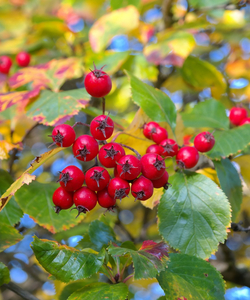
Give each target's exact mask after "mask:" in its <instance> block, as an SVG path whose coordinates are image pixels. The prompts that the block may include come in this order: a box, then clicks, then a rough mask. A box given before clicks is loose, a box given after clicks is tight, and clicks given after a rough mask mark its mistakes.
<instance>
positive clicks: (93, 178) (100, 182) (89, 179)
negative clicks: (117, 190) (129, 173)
mask: <svg viewBox="0 0 250 300" xmlns="http://www.w3.org/2000/svg"><path fill="white" fill-rule="evenodd" d="M109 180H110V176H109V173H108V171H107V170H106V169H104V168H102V167H93V168H91V169H89V170H88V171H87V172H86V175H85V182H86V184H87V187H88V188H89V189H91V190H92V191H101V190H103V189H104V188H105V187H106V186H107V185H108V183H109Z"/></svg>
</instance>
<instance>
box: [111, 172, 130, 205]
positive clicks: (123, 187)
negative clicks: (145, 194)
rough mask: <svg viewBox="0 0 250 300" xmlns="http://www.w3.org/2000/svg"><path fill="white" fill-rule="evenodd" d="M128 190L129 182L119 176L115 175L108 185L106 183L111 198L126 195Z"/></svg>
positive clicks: (120, 197) (119, 197)
mask: <svg viewBox="0 0 250 300" xmlns="http://www.w3.org/2000/svg"><path fill="white" fill-rule="evenodd" d="M129 191H130V186H129V183H128V182H127V181H126V180H124V179H122V178H120V177H115V178H113V179H111V180H110V182H109V185H108V193H109V195H110V196H111V197H112V198H115V199H120V201H121V200H122V198H124V197H127V196H128V194H129Z"/></svg>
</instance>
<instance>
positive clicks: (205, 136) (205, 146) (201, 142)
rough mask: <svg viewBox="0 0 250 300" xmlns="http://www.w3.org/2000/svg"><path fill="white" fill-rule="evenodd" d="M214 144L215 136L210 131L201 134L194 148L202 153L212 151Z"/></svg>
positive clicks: (195, 140)
mask: <svg viewBox="0 0 250 300" xmlns="http://www.w3.org/2000/svg"><path fill="white" fill-rule="evenodd" d="M214 144H215V139H214V136H213V135H212V133H210V132H208V131H204V132H201V133H199V134H197V135H196V137H195V138H194V146H195V148H196V149H197V150H198V151H200V152H208V151H210V150H211V149H212V148H213V146H214Z"/></svg>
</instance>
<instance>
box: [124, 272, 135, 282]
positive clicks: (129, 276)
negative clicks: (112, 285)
mask: <svg viewBox="0 0 250 300" xmlns="http://www.w3.org/2000/svg"><path fill="white" fill-rule="evenodd" d="M133 276H134V274H131V275H128V276H127V277H126V278H125V279H124V280H123V283H125V282H126V281H128V280H129V279H130V278H132V277H133Z"/></svg>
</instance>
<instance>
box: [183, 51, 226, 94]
mask: <svg viewBox="0 0 250 300" xmlns="http://www.w3.org/2000/svg"><path fill="white" fill-rule="evenodd" d="M181 73H182V77H183V79H184V80H185V81H186V82H187V83H188V84H190V85H191V86H193V87H194V88H195V89H197V90H202V89H204V88H211V92H212V96H213V97H214V98H216V99H220V97H221V95H222V94H223V93H224V92H225V90H226V82H225V79H224V77H223V76H222V74H221V73H220V72H219V71H218V70H217V69H216V68H215V66H213V65H211V64H210V63H209V62H207V61H204V60H201V59H199V58H197V57H194V56H189V57H188V58H187V59H186V60H185V62H184V64H183V66H182V69H181Z"/></svg>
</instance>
